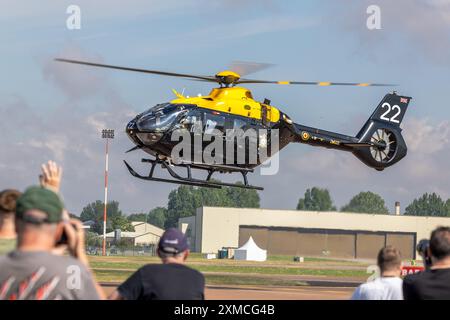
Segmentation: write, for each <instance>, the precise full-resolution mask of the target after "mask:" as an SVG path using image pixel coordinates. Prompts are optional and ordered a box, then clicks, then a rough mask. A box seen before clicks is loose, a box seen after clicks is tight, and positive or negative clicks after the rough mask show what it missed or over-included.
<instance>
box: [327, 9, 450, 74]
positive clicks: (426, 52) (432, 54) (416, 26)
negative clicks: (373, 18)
mask: <svg viewBox="0 0 450 320" xmlns="http://www.w3.org/2000/svg"><path fill="white" fill-rule="evenodd" d="M373 4H376V5H378V6H379V7H380V11H381V27H382V29H381V30H369V29H367V27H366V19H367V18H368V17H369V15H368V14H367V13H366V9H367V7H368V6H369V5H373ZM333 8H334V10H333V11H332V12H333V13H332V16H331V17H330V20H331V21H334V22H335V23H337V24H338V25H339V26H340V27H341V28H342V29H344V30H345V31H346V32H347V33H349V34H353V35H356V36H357V37H358V39H359V44H360V46H361V47H363V48H364V50H361V51H364V52H365V53H367V54H368V55H371V56H372V57H373V58H375V59H376V58H379V57H381V56H382V55H385V56H386V57H395V58H400V57H401V58H402V59H403V60H404V59H405V58H406V59H411V56H413V57H424V58H426V59H430V60H431V61H433V62H434V63H438V64H445V65H448V62H449V60H448V59H447V57H448V55H449V54H450V35H449V30H450V4H449V2H448V1H444V0H425V1H422V0H396V1H389V0H378V1H376V2H375V3H374V1H371V0H363V1H353V2H350V3H346V5H345V6H344V5H342V4H336V5H334V6H333ZM406 44H407V45H406ZM370 49H371V50H370Z"/></svg>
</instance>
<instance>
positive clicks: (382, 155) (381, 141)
mask: <svg viewBox="0 0 450 320" xmlns="http://www.w3.org/2000/svg"><path fill="white" fill-rule="evenodd" d="M370 142H371V143H373V146H371V147H370V153H371V155H372V157H373V159H374V160H375V161H377V162H379V163H388V162H389V161H391V160H392V159H393V158H394V155H395V151H396V149H397V139H396V137H395V134H394V133H393V132H392V131H390V130H389V129H384V128H379V129H377V130H375V131H374V133H373V134H372V137H371V138H370Z"/></svg>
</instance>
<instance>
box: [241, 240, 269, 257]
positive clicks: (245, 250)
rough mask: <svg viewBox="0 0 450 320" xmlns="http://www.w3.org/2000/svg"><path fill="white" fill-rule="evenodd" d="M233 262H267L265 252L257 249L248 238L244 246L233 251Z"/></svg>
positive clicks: (253, 242)
mask: <svg viewBox="0 0 450 320" xmlns="http://www.w3.org/2000/svg"><path fill="white" fill-rule="evenodd" d="M234 259H235V260H250V261H266V260H267V250H263V249H261V248H260V247H258V246H257V245H256V243H255V241H253V238H252V237H250V239H248V241H247V243H246V244H244V245H243V246H242V247H240V248H239V249H236V250H234Z"/></svg>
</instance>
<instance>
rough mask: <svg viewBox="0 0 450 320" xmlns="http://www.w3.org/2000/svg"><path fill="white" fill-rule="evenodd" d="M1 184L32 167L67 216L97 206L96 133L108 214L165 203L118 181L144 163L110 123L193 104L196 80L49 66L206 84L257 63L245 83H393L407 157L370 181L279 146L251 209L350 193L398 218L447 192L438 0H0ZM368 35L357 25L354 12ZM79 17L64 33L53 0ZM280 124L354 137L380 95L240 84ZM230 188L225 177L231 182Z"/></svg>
mask: <svg viewBox="0 0 450 320" xmlns="http://www.w3.org/2000/svg"><path fill="white" fill-rule="evenodd" d="M0 4H1V8H2V10H0V25H1V26H2V28H0V37H1V40H2V41H0V56H1V59H0V70H1V72H0V112H1V114H2V119H1V122H0V132H1V134H0V147H1V152H0V188H1V189H3V188H17V189H20V190H23V189H24V188H26V187H27V186H29V185H32V184H36V183H37V182H38V179H37V176H38V174H39V170H40V164H41V163H43V162H45V161H47V160H49V159H53V160H55V161H57V162H58V163H60V164H61V165H62V166H63V170H64V173H63V184H62V194H63V196H64V199H65V202H66V205H67V207H68V209H69V210H70V211H71V212H74V213H80V212H81V210H82V208H83V207H84V206H85V205H86V204H88V203H89V202H92V201H95V200H97V199H103V192H104V189H103V184H104V177H103V174H104V165H105V164H104V161H105V160H104V158H105V156H104V148H105V141H104V140H102V139H101V130H102V129H103V128H111V129H115V131H116V137H115V139H114V140H113V141H112V142H111V145H110V166H109V178H110V180H109V199H111V200H117V201H119V202H120V207H121V209H122V211H123V212H125V213H127V214H129V213H134V212H142V211H148V210H150V209H152V208H154V207H156V206H166V205H167V196H168V194H169V192H170V191H171V190H173V189H175V188H176V187H177V185H172V184H162V183H157V182H147V181H141V180H138V179H135V178H133V177H131V176H130V175H129V173H128V171H127V170H126V168H125V166H124V165H123V160H127V161H129V162H130V163H132V165H133V166H135V167H136V168H138V170H140V171H145V170H147V168H146V167H144V166H143V165H142V164H141V163H140V159H141V157H143V156H145V154H143V153H139V152H132V153H128V154H125V151H126V150H128V149H129V148H131V147H132V146H133V145H132V143H131V141H130V140H129V139H128V138H127V136H126V135H125V126H126V124H127V122H128V121H129V120H131V119H132V118H133V117H134V116H135V115H136V114H138V113H139V112H142V111H144V110H146V109H148V108H149V107H152V106H154V105H155V104H157V103H161V102H166V101H170V100H171V99H173V98H174V96H173V94H172V92H171V89H172V88H175V89H176V90H178V91H182V90H183V89H184V92H185V94H187V95H196V94H198V93H201V94H204V95H206V94H208V92H209V91H210V90H211V88H212V87H211V85H210V84H208V83H201V82H195V81H189V80H186V79H178V78H168V77H161V76H152V75H145V74H136V73H131V72H129V73H127V72H120V71H114V70H101V69H96V68H91V69H90V68H86V67H82V66H75V65H63V64H58V63H56V62H54V61H53V58H55V57H65V58H75V59H85V60H92V61H97V62H103V63H109V64H117V65H124V66H130V67H140V68H148V69H159V70H165V71H174V72H182V73H194V74H202V75H214V74H215V73H216V72H218V71H221V70H224V69H226V68H227V66H229V65H230V63H231V62H232V61H256V62H262V63H270V64H273V66H272V67H270V68H267V69H265V70H263V71H259V72H257V73H255V74H252V75H251V78H256V79H269V80H299V81H302V80H303V81H350V82H383V83H395V84H398V86H397V87H395V90H396V91H398V93H399V94H402V95H407V96H411V97H413V100H412V101H411V103H410V105H409V108H408V111H407V113H406V116H405V118H404V120H403V123H402V128H403V135H404V137H405V140H406V142H407V145H408V155H407V156H406V158H404V159H403V160H401V161H400V162H399V163H398V164H396V165H394V166H393V167H390V168H387V169H386V170H384V171H383V172H377V171H375V170H373V169H371V168H368V167H366V166H365V165H364V164H362V163H361V162H360V161H359V160H357V159H356V158H355V157H354V156H353V155H352V154H350V153H345V152H339V151H334V150H327V149H321V148H314V147H310V146H307V145H300V144H291V145H289V146H287V147H286V148H285V149H283V150H282V151H281V153H280V170H279V172H278V173H277V174H276V175H273V176H261V175H260V174H259V172H256V173H255V174H254V176H252V177H250V182H251V183H252V184H255V185H260V186H262V187H264V191H262V192H260V197H261V206H262V207H263V208H274V209H295V207H296V205H297V202H298V199H299V197H302V196H303V194H304V192H305V190H306V189H307V188H310V187H313V186H318V187H321V188H327V189H329V191H330V193H331V196H332V198H333V200H334V202H335V204H336V205H337V206H338V207H340V206H343V205H344V204H346V203H347V202H348V201H349V200H350V198H351V197H352V196H354V195H355V194H357V193H359V192H360V191H373V192H376V193H378V194H380V195H381V196H382V197H383V198H384V199H385V200H386V204H387V206H388V208H389V209H390V210H391V211H393V210H394V202H395V201H400V202H401V204H402V207H403V208H404V207H405V206H406V205H407V204H409V203H410V202H411V201H412V200H413V199H414V198H417V197H418V196H420V195H422V194H423V193H425V192H436V193H438V194H439V195H440V196H441V197H442V198H444V199H447V198H449V197H450V170H449V163H450V148H449V141H450V122H449V119H450V108H449V102H448V100H449V99H448V96H447V94H448V93H449V89H450V60H449V59H448V57H449V56H450V1H445V0H428V1H425V0H423V1H418V0H397V1H388V0H380V1H377V0H371V1H366V0H345V1H331V0H329V1H324V0H320V1H318V0H311V1H301V2H300V1H271V0H259V1H257V0H243V1H238V0H227V1H206V0H197V1H194V0H184V1H173V0H165V1H143V0H129V1H127V2H123V1H119V0H109V1H95V3H94V1H87V0H82V1H81V0H80V1H76V0H71V1H39V2H38V1H33V2H30V1H23V0H14V1H12V0H0ZM373 4H375V5H378V7H379V8H380V18H381V29H375V30H370V29H369V28H367V24H366V21H367V19H368V18H369V16H370V14H368V13H367V8H368V6H369V5H373ZM70 5H78V6H79V8H80V9H81V20H80V21H81V25H80V26H81V28H80V29H76V30H71V29H68V28H67V26H66V20H67V19H68V18H69V14H67V13H66V10H67V8H68V6H70ZM248 88H249V89H251V90H252V92H253V95H254V96H255V98H256V99H258V100H261V101H262V100H263V99H264V98H269V99H271V101H272V104H273V105H274V106H276V107H278V108H280V109H281V110H282V111H284V112H285V113H287V114H288V115H289V116H290V117H291V118H292V119H293V120H295V122H298V123H301V124H304V125H308V126H313V127H318V128H322V129H326V130H330V131H337V132H340V133H343V134H348V135H355V134H356V133H357V132H358V130H359V129H360V128H361V126H362V125H363V124H364V122H365V120H366V119H367V118H368V117H369V116H370V114H371V112H372V111H373V110H374V108H375V107H376V105H377V104H378V102H379V101H380V100H381V98H382V97H383V96H384V95H385V94H386V93H387V92H389V91H390V90H393V89H392V88H379V87H368V88H361V87H348V88H347V87H306V86H274V85H256V84H254V85H248ZM236 179H237V177H236Z"/></svg>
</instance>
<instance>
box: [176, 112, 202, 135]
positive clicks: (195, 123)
mask: <svg viewBox="0 0 450 320" xmlns="http://www.w3.org/2000/svg"><path fill="white" fill-rule="evenodd" d="M181 122H182V124H183V127H184V128H185V129H186V130H188V131H189V132H200V133H201V131H202V113H201V112H199V111H198V110H191V111H189V113H188V114H187V115H186V117H185V118H184V119H183V120H182V121H181Z"/></svg>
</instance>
